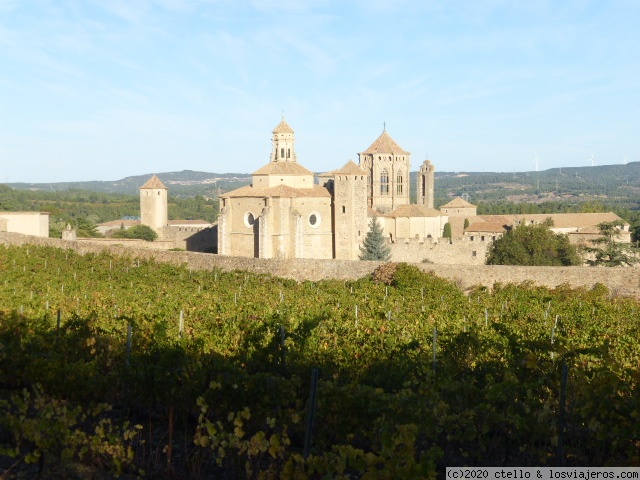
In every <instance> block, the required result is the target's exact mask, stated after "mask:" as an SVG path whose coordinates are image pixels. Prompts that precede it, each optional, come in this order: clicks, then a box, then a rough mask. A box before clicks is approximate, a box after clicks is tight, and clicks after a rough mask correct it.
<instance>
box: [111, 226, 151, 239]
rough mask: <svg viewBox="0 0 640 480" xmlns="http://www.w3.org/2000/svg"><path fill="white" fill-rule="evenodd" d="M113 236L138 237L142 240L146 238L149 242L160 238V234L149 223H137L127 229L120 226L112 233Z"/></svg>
mask: <svg viewBox="0 0 640 480" xmlns="http://www.w3.org/2000/svg"><path fill="white" fill-rule="evenodd" d="M111 236H112V237H113V238H137V239H140V240H146V241H147V242H153V241H154V240H155V239H156V238H158V234H157V233H156V232H155V230H154V229H153V228H151V227H149V226H147V225H135V226H133V227H131V228H129V229H127V230H125V229H124V228H122V227H121V228H120V229H119V230H116V231H115V232H113V234H112V235H111Z"/></svg>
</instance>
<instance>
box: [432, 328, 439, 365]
mask: <svg viewBox="0 0 640 480" xmlns="http://www.w3.org/2000/svg"><path fill="white" fill-rule="evenodd" d="M437 348H438V329H437V327H433V371H434V372H435V371H436V369H437V366H438V359H437V356H436V351H437Z"/></svg>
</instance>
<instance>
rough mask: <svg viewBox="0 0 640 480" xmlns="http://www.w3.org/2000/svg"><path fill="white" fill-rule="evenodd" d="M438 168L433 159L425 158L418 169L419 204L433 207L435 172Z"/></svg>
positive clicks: (417, 189)
mask: <svg viewBox="0 0 640 480" xmlns="http://www.w3.org/2000/svg"><path fill="white" fill-rule="evenodd" d="M435 171H436V168H435V167H434V166H433V163H431V160H428V159H427V160H425V161H424V162H423V163H422V165H421V166H420V170H419V171H418V179H417V188H416V191H417V192H418V205H424V206H426V207H429V208H433V188H434V179H435V176H434V173H435Z"/></svg>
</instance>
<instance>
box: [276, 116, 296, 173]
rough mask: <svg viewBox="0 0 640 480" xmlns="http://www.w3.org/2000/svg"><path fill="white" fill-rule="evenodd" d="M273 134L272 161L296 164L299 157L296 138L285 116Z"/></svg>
mask: <svg viewBox="0 0 640 480" xmlns="http://www.w3.org/2000/svg"><path fill="white" fill-rule="evenodd" d="M272 133H273V139H272V140H271V143H272V144H273V148H272V149H271V161H272V162H296V161H297V156H296V151H295V149H294V143H295V138H294V136H293V129H292V128H291V127H290V126H289V124H288V123H287V122H286V121H285V120H284V115H283V116H282V120H281V121H280V123H279V124H278V125H276V128H274V129H273V132H272Z"/></svg>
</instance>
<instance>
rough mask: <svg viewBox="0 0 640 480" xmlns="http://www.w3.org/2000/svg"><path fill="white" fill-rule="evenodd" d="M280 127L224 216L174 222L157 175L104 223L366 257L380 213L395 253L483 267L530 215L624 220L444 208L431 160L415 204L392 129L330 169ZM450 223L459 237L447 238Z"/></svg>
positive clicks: (562, 226)
mask: <svg viewBox="0 0 640 480" xmlns="http://www.w3.org/2000/svg"><path fill="white" fill-rule="evenodd" d="M272 133H273V137H272V148H271V155H270V159H269V162H268V163H267V164H266V165H264V166H262V167H261V168H259V169H258V170H256V171H255V172H253V174H252V183H251V185H248V186H245V187H241V188H238V189H236V190H233V191H231V192H227V193H224V194H222V195H220V214H219V217H218V222H217V224H210V223H208V222H206V221H203V220H169V219H168V213H167V212H168V189H167V187H166V186H165V185H164V184H163V183H162V181H161V180H160V179H159V178H158V177H157V176H155V175H154V176H152V177H151V178H150V179H149V180H148V181H147V182H146V183H145V184H144V185H143V186H142V187H141V188H140V220H114V221H112V222H107V223H104V224H101V225H98V229H99V230H100V231H101V232H102V233H106V232H108V230H111V229H117V228H129V227H131V226H133V225H136V224H143V225H147V226H149V227H151V228H153V229H154V230H155V231H156V232H157V233H158V240H157V241H156V242H153V247H154V248H156V249H157V248H166V249H168V248H182V249H185V250H190V251H200V252H211V253H217V254H218V255H223V256H235V257H249V258H267V259H269V258H271V259H292V258H300V259H338V260H357V259H358V257H359V255H360V254H361V251H360V247H361V245H362V244H363V241H364V238H365V236H366V235H367V232H368V230H369V227H370V224H371V221H372V219H373V217H378V220H379V222H380V224H381V225H382V227H383V230H384V233H385V236H386V237H387V241H388V242H389V245H390V247H391V260H392V261H397V262H429V263H435V264H462V265H478V264H483V263H484V260H485V256H486V252H487V249H488V247H489V245H490V244H491V242H492V241H493V240H495V239H496V238H498V237H499V236H501V235H503V234H504V233H505V232H506V231H507V230H508V229H510V228H512V227H514V226H516V225H519V224H521V223H527V224H535V223H542V222H544V221H545V220H546V219H547V218H551V219H552V221H553V224H554V225H553V227H552V230H554V231H556V232H558V233H566V234H568V235H569V238H570V240H571V241H572V242H574V243H586V242H588V241H589V240H591V239H593V238H596V237H598V236H599V232H598V228H597V225H598V224H599V223H602V222H611V221H614V220H620V218H619V217H618V216H617V215H615V214H614V213H580V214H527V215H477V211H476V210H477V209H476V206H475V205H472V204H471V203H469V202H467V201H466V200H464V199H462V198H460V197H457V198H454V199H452V200H451V201H450V202H448V203H447V204H445V205H442V206H441V207H440V208H439V209H435V208H434V186H435V182H434V173H435V167H434V165H433V164H432V163H431V161H429V160H425V161H424V162H423V163H422V165H421V166H420V167H419V169H418V174H417V179H416V183H415V185H414V186H413V188H415V192H416V198H417V203H416V204H411V203H410V172H411V153H410V152H408V151H406V150H404V149H403V148H402V147H400V146H399V145H398V144H397V143H396V142H395V140H393V138H391V136H390V135H389V133H388V132H387V131H386V128H385V129H383V131H382V133H381V134H380V136H379V137H378V138H376V139H375V140H374V141H373V143H372V144H371V145H370V146H369V147H368V148H367V149H365V150H364V151H362V152H360V153H358V164H356V163H355V162H353V161H351V160H349V161H348V162H347V163H345V164H344V165H343V166H342V167H340V168H337V169H335V170H331V171H329V172H326V173H321V174H315V173H314V172H311V171H310V170H308V169H307V168H305V167H304V166H303V165H302V164H301V163H299V162H298V157H297V154H296V150H295V135H294V131H293V129H292V128H291V127H290V126H289V124H288V123H287V122H286V121H285V120H284V118H283V119H282V121H281V122H280V123H279V124H278V125H277V126H276V127H275V128H274V130H273V132H272ZM48 223H49V222H48V214H46V213H42V214H40V213H34V212H13V213H11V212H0V231H7V232H17V233H25V234H28V235H36V236H48ZM447 224H449V226H450V227H451V233H452V236H451V238H443V234H444V230H445V225H447ZM630 235H631V232H630V227H629V224H627V223H626V222H625V224H624V226H623V227H622V229H621V231H620V238H619V241H622V242H629V241H630ZM63 238H65V239H67V240H73V239H75V232H73V231H71V230H70V229H68V230H67V231H64V232H63ZM109 240H110V239H104V241H106V242H108V241H109ZM113 240H114V241H115V240H116V239H113ZM96 241H97V240H96ZM118 241H119V242H122V241H123V240H122V239H118ZM143 243H147V242H143Z"/></svg>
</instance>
